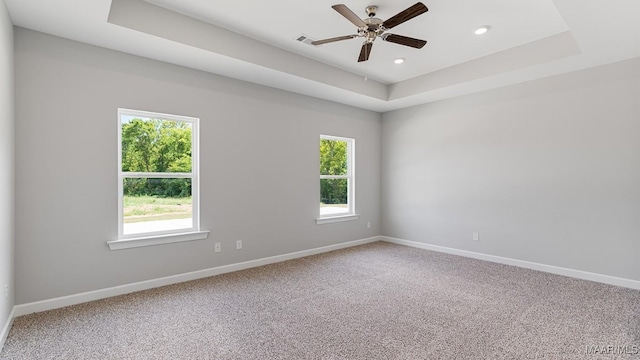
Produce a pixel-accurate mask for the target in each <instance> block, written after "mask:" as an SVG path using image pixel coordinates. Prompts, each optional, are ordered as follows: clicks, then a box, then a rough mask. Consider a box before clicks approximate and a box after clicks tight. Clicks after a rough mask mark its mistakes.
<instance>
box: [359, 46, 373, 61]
mask: <svg viewBox="0 0 640 360" xmlns="http://www.w3.org/2000/svg"><path fill="white" fill-rule="evenodd" d="M372 47H373V43H370V42H365V43H364V44H362V49H360V56H359V57H358V62H363V61H367V60H369V54H371V48H372Z"/></svg>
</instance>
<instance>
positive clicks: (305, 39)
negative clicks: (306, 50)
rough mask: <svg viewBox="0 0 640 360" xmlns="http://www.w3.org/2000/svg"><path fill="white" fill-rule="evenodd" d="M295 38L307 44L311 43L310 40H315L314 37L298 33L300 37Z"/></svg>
mask: <svg viewBox="0 0 640 360" xmlns="http://www.w3.org/2000/svg"><path fill="white" fill-rule="evenodd" d="M296 40H298V41H300V42H301V43H305V44H307V45H312V44H311V42H312V41H315V40H314V39H312V38H310V37H308V36H307V35H300V37H298V38H297V39H296Z"/></svg>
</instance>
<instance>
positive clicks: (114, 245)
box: [107, 231, 209, 250]
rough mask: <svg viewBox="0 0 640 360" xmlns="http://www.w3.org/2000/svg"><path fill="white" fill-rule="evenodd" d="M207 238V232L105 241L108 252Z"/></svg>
mask: <svg viewBox="0 0 640 360" xmlns="http://www.w3.org/2000/svg"><path fill="white" fill-rule="evenodd" d="M208 236H209V231H193V232H187V233H177V234H167V235H153V236H141V237H137V238H131V239H120V240H112V241H107V245H109V250H122V249H130V248H137V247H143V246H153V245H162V244H171V243H177V242H185V241H193V240H204V239H206V238H207V237H208Z"/></svg>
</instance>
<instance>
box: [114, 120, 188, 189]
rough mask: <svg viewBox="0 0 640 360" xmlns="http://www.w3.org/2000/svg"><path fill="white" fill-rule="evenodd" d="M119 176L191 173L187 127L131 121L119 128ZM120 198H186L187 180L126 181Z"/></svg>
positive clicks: (183, 125) (156, 121)
mask: <svg viewBox="0 0 640 360" xmlns="http://www.w3.org/2000/svg"><path fill="white" fill-rule="evenodd" d="M122 171H123V172H191V125H190V124H188V123H185V122H182V121H171V120H162V119H139V118H135V119H132V120H131V121H127V122H125V123H123V124H122ZM124 195H129V196H143V195H145V196H157V197H186V196H190V195H191V180H190V179H182V178H175V179H151V178H127V179H125V182H124Z"/></svg>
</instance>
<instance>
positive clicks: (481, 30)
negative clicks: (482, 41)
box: [473, 25, 491, 35]
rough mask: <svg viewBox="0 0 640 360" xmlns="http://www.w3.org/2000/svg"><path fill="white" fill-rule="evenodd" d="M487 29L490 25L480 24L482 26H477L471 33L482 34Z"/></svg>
mask: <svg viewBox="0 0 640 360" xmlns="http://www.w3.org/2000/svg"><path fill="white" fill-rule="evenodd" d="M489 29H491V26H489V25H482V26H480V27H478V28H477V29H475V30H474V31H473V33H474V34H476V35H483V34H486V33H487V31H489Z"/></svg>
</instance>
